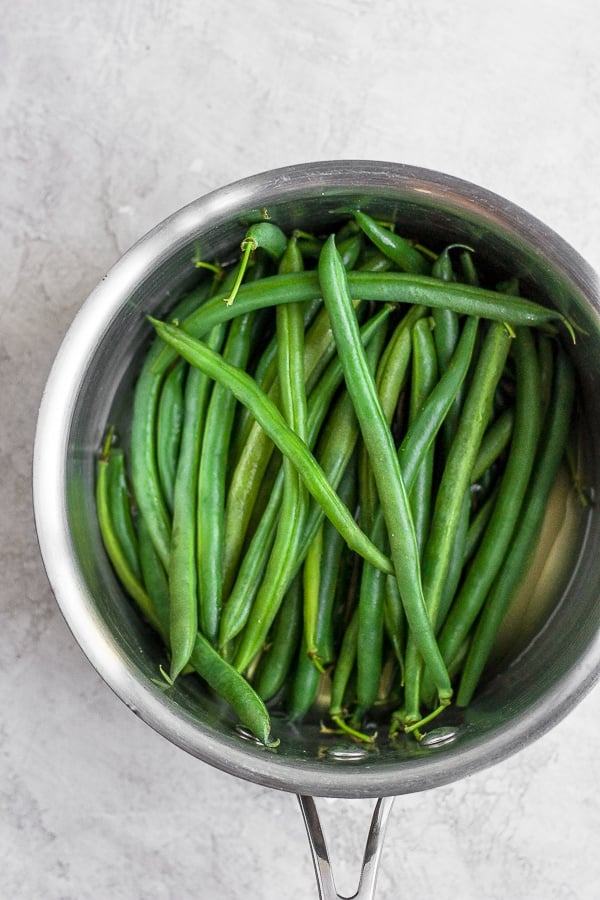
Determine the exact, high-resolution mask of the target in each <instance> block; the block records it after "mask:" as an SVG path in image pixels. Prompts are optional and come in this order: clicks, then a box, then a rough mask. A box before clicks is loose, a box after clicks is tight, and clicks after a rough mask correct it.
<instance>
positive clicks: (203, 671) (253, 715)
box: [190, 634, 279, 747]
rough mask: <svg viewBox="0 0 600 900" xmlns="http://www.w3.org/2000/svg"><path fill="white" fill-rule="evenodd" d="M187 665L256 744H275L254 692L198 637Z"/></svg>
mask: <svg viewBox="0 0 600 900" xmlns="http://www.w3.org/2000/svg"><path fill="white" fill-rule="evenodd" d="M190 663H191V665H192V666H193V668H194V669H195V671H196V672H197V673H198V675H200V677H201V678H202V679H203V680H204V681H206V683H207V684H208V685H209V687H211V688H212V690H213V691H214V692H215V693H216V694H217V696H219V697H222V698H223V700H225V701H226V702H227V703H229V705H230V706H231V707H232V708H233V710H234V711H235V712H236V714H237V715H238V716H239V718H240V720H241V721H242V722H243V724H244V725H246V726H247V727H248V728H249V729H250V730H251V731H252V733H253V734H254V736H255V737H256V738H257V740H259V741H260V742H261V743H262V744H264V745H265V746H266V747H276V746H277V745H278V744H279V740H277V739H273V737H272V735H271V718H270V716H269V713H268V712H267V709H266V707H265V705H264V703H263V701H262V700H261V699H260V697H259V696H258V694H257V693H256V691H255V690H254V688H253V687H252V686H251V685H250V684H249V682H248V681H246V679H245V678H244V677H243V676H242V675H240V674H239V672H237V671H236V670H235V669H234V668H233V666H231V665H230V664H229V663H228V662H226V660H224V659H223V658H222V657H221V656H219V654H218V653H217V651H216V650H215V649H214V648H213V647H212V645H211V644H210V643H209V641H207V640H206V638H204V637H203V636H202V635H201V634H198V635H196V640H195V643H194V646H193V649H192V653H191V656H190Z"/></svg>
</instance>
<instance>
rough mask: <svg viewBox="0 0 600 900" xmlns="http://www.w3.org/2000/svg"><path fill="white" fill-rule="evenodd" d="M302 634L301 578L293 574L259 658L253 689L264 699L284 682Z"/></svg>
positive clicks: (272, 695)
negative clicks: (263, 650) (265, 646)
mask: <svg viewBox="0 0 600 900" xmlns="http://www.w3.org/2000/svg"><path fill="white" fill-rule="evenodd" d="M301 633H302V587H301V581H300V578H299V577H296V578H294V579H293V580H292V583H291V584H290V586H289V589H288V591H287V592H286V595H285V597H284V599H283V602H282V603H281V606H280V608H279V610H278V612H277V616H276V618H275V622H274V624H273V628H272V634H271V635H270V638H269V644H268V646H267V649H266V650H265V652H264V653H263V655H262V656H261V659H260V664H259V671H258V674H257V676H256V691H257V693H258V694H259V696H261V697H262V698H263V700H265V701H266V700H271V699H272V698H273V697H274V696H275V695H276V694H277V692H278V691H279V690H280V689H281V687H282V685H283V683H284V682H285V680H286V677H287V675H288V672H289V670H290V668H291V666H292V662H293V660H294V657H295V656H296V654H297V650H298V644H299V641H300V636H301Z"/></svg>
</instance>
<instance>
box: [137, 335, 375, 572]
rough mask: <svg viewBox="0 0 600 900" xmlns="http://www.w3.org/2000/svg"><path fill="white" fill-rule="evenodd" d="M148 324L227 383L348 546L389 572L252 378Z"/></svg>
mask: <svg viewBox="0 0 600 900" xmlns="http://www.w3.org/2000/svg"><path fill="white" fill-rule="evenodd" d="M150 321H151V322H152V324H153V325H154V328H155V329H156V332H157V334H159V335H160V337H162V338H163V340H164V341H165V342H166V343H168V344H169V345H170V346H171V347H172V348H173V349H174V350H176V351H177V352H178V353H179V354H180V355H181V356H183V358H184V359H187V361H188V362H189V363H191V365H192V366H194V367H197V368H198V369H199V370H200V371H202V372H205V373H206V374H207V375H209V377H210V378H213V379H214V380H215V381H218V382H221V383H223V384H227V385H228V386H229V389H230V390H231V391H232V392H233V393H234V394H235V395H236V396H237V398H238V400H239V401H240V402H241V403H244V404H245V405H247V406H249V407H251V408H252V410H253V414H254V415H255V417H256V419H257V420H258V421H260V423H261V425H262V427H263V428H264V430H265V431H266V432H267V433H268V434H269V436H270V437H271V439H272V440H273V442H274V443H275V445H276V446H277V447H278V448H279V450H280V451H281V452H282V453H283V454H284V456H288V457H289V458H290V459H292V461H293V462H294V463H295V465H296V466H297V468H298V471H299V472H300V474H301V475H302V478H303V480H304V482H305V484H306V486H307V488H308V490H309V492H310V493H311V494H312V496H313V497H314V498H315V500H316V501H317V503H319V504H320V505H321V506H322V507H323V510H324V511H325V514H326V515H327V517H328V518H329V519H331V521H332V522H333V524H334V525H336V527H337V528H339V530H340V531H341V532H342V534H343V535H344V537H345V539H346V542H347V544H348V546H349V547H351V549H353V550H355V551H356V552H357V553H358V554H359V555H361V556H363V557H364V558H365V559H368V560H369V561H370V562H371V563H372V564H373V565H375V566H377V567H380V568H382V569H383V571H386V572H391V571H392V566H391V562H390V560H389V559H388V558H387V557H386V556H384V555H383V554H382V553H381V552H380V551H379V550H378V549H377V548H376V547H374V546H373V544H372V543H371V541H369V539H368V538H367V536H366V535H365V534H364V532H363V531H362V530H361V529H360V528H359V527H358V526H357V524H356V522H355V521H354V518H353V516H352V514H351V513H350V512H349V510H348V508H347V507H346V506H344V505H343V504H342V503H340V501H339V498H338V496H337V494H336V493H335V491H334V490H333V489H332V488H331V485H330V484H329V482H328V481H327V479H326V478H325V477H324V475H323V470H322V468H321V467H320V466H319V464H318V463H317V461H316V460H315V458H314V456H313V455H312V454H311V453H310V451H309V450H308V448H307V447H306V444H305V443H304V442H303V441H302V440H301V439H300V438H299V437H298V436H297V435H296V434H295V433H294V432H293V431H292V430H291V429H290V428H289V426H288V425H287V424H286V422H285V420H284V419H283V416H282V415H281V413H280V412H279V410H278V409H277V407H276V406H275V405H274V404H273V403H272V402H271V401H269V399H268V397H267V396H266V395H264V394H263V393H262V391H260V389H258V388H257V387H256V385H255V384H254V382H253V381H252V379H251V378H250V377H249V376H248V375H246V373H245V372H241V371H240V370H237V369H235V368H234V367H233V366H229V365H227V364H226V363H224V362H223V358H222V356H221V355H220V354H219V353H215V352H214V351H213V350H211V349H210V347H207V346H206V345H204V344H203V343H202V342H200V341H197V340H195V339H194V338H193V337H191V336H190V335H188V334H186V333H185V332H184V331H183V330H182V329H181V328H180V327H178V326H174V325H169V324H167V323H165V322H160V321H159V320H157V319H154V318H152V317H151V318H150Z"/></svg>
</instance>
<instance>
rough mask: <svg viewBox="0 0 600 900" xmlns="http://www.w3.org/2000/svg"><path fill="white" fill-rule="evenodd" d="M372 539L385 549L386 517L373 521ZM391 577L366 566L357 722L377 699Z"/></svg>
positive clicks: (362, 584) (360, 607) (360, 613)
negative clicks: (387, 585) (386, 603)
mask: <svg viewBox="0 0 600 900" xmlns="http://www.w3.org/2000/svg"><path fill="white" fill-rule="evenodd" d="M370 537H371V540H372V541H373V543H375V544H376V545H377V546H378V547H381V548H384V547H386V543H385V537H386V531H385V520H384V519H383V517H380V518H378V519H377V518H376V519H375V520H374V523H373V525H372V528H371V532H370ZM386 549H387V548H386ZM388 577H389V576H388V575H386V574H385V573H384V572H381V571H380V570H379V569H375V568H374V567H373V566H369V565H363V570H362V578H361V582H360V589H359V598H358V640H357V649H356V701H357V705H358V709H357V713H356V718H357V720H358V721H360V719H362V716H363V715H364V713H365V712H366V711H367V710H368V709H370V708H371V707H372V706H373V704H374V703H375V700H376V699H377V692H378V689H379V682H380V679H381V671H382V667H383V633H384V628H383V623H384V603H385V590H386V581H387V578H388Z"/></svg>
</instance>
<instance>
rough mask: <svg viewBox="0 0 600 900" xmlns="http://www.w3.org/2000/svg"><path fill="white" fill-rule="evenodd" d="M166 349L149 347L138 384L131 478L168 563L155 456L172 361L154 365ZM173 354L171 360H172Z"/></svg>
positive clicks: (183, 313)
mask: <svg viewBox="0 0 600 900" xmlns="http://www.w3.org/2000/svg"><path fill="white" fill-rule="evenodd" d="M213 283H214V282H211V281H205V282H204V283H203V284H201V285H200V286H199V287H197V288H196V289H195V290H194V291H192V292H191V293H190V294H189V295H188V296H187V297H184V299H183V300H182V301H181V302H180V303H178V304H177V306H176V307H175V309H174V310H173V316H174V317H175V318H177V317H178V316H179V317H181V318H186V317H187V316H188V315H190V313H191V311H192V309H195V308H196V307H197V305H198V304H199V303H202V302H203V301H204V300H205V299H206V297H207V296H208V295H209V293H210V291H211V289H212V287H213ZM164 349H166V348H165V347H164V344H163V343H162V341H160V340H158V339H156V340H155V341H154V343H153V345H152V346H151V347H150V350H149V351H148V353H147V355H146V358H145V359H144V363H143V366H142V369H141V372H140V374H139V376H138V380H137V383H136V387H135V392H134V397H133V415H132V423H131V441H130V462H131V480H132V483H133V492H134V494H135V498H136V503H137V505H138V507H139V509H140V511H141V514H142V516H143V517H144V519H145V521H146V524H147V526H148V532H149V534H150V537H151V540H152V543H153V544H154V546H155V548H156V551H157V553H158V555H159V558H160V561H161V563H162V564H163V566H164V567H165V569H167V568H168V566H169V554H170V544H171V521H170V516H169V511H168V509H167V505H166V502H165V499H164V496H163V492H162V488H161V484H160V476H159V473H158V463H157V458H156V427H155V426H156V415H157V410H158V402H159V397H160V391H161V388H162V383H163V378H164V376H165V374H166V372H167V369H168V367H169V365H170V364H171V363H167V366H166V367H160V368H158V369H155V364H157V363H158V361H159V359H160V358H161V357H162V356H163V354H162V351H163V350H164ZM174 358H175V357H173V358H172V359H171V362H173V359H174Z"/></svg>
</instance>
